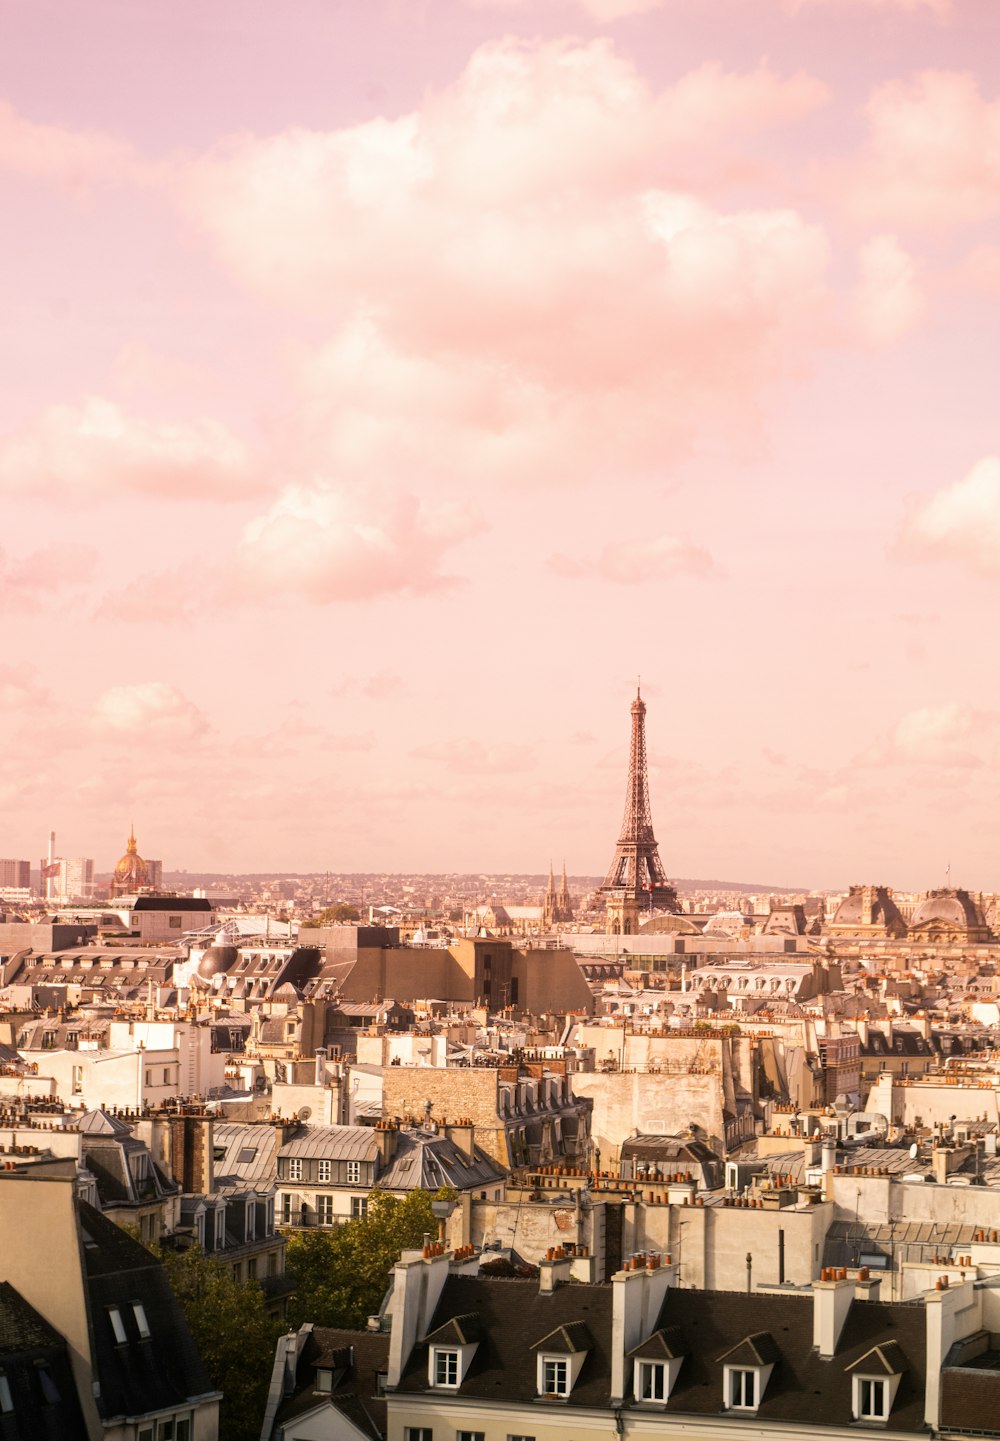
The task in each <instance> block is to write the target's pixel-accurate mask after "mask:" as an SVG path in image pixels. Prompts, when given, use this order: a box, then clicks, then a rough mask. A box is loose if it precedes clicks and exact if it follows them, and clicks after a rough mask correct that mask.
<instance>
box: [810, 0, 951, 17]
mask: <svg viewBox="0 0 1000 1441" xmlns="http://www.w3.org/2000/svg"><path fill="white" fill-rule="evenodd" d="M786 4H787V7H788V9H789V10H808V9H816V8H817V7H819V6H823V7H825V8H826V9H828V10H834V9H839V10H852V9H854V10H860V9H864V8H866V7H867V8H868V9H869V10H912V11H921V10H930V11H931V12H932V13H933V14H935V15H938V16H940V17H942V18H943V17H944V16H946V15H950V14H951V11H952V0H786Z"/></svg>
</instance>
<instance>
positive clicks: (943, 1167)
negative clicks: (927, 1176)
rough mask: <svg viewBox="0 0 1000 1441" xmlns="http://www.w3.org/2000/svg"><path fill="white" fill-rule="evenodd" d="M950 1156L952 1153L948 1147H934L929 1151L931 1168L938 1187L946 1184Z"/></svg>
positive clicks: (949, 1167)
mask: <svg viewBox="0 0 1000 1441" xmlns="http://www.w3.org/2000/svg"><path fill="white" fill-rule="evenodd" d="M952 1154H954V1153H952V1150H951V1147H950V1146H935V1147H934V1150H932V1151H931V1167H932V1169H934V1180H935V1182H937V1183H938V1186H944V1185H945V1183H947V1180H948V1172H950V1170H951V1159H952Z"/></svg>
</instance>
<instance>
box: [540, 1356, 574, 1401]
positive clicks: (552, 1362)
mask: <svg viewBox="0 0 1000 1441" xmlns="http://www.w3.org/2000/svg"><path fill="white" fill-rule="evenodd" d="M542 1395H543V1396H568V1395H569V1367H568V1365H567V1363H566V1362H565V1361H563V1360H561V1359H559V1358H557V1357H555V1356H543V1357H542Z"/></svg>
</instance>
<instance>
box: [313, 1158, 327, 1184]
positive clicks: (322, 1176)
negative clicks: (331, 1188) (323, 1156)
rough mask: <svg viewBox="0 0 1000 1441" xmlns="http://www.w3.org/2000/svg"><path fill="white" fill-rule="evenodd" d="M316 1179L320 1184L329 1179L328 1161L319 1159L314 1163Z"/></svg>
mask: <svg viewBox="0 0 1000 1441" xmlns="http://www.w3.org/2000/svg"><path fill="white" fill-rule="evenodd" d="M316 1179H317V1181H319V1182H320V1184H325V1183H326V1182H327V1181H329V1179H330V1162H329V1161H319V1162H317V1164H316Z"/></svg>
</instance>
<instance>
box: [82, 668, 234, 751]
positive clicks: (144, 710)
mask: <svg viewBox="0 0 1000 1441" xmlns="http://www.w3.org/2000/svg"><path fill="white" fill-rule="evenodd" d="M93 723H94V728H95V730H96V731H97V732H98V733H101V734H104V735H106V736H118V737H122V738H124V737H125V736H130V737H133V738H135V739H136V740H137V741H138V740H141V739H142V738H144V737H145V738H148V739H151V740H195V739H197V738H198V737H200V736H202V735H204V734H205V733H206V731H207V730H208V721H207V719H206V717H205V715H204V714H203V713H202V711H200V710H199V709H198V707H197V706H196V705H195V704H194V703H193V702H192V701H190V700H188V699H187V697H186V696H183V695H182V694H181V692H180V691H179V690H177V689H175V687H174V686H172V685H167V684H166V682H165V681H146V682H144V683H143V684H140V685H118V686H112V687H111V689H110V690H107V691H105V692H104V694H103V695H102V696H101V697H100V698H99V700H98V701H97V704H96V706H95V707H94V714H93Z"/></svg>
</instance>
